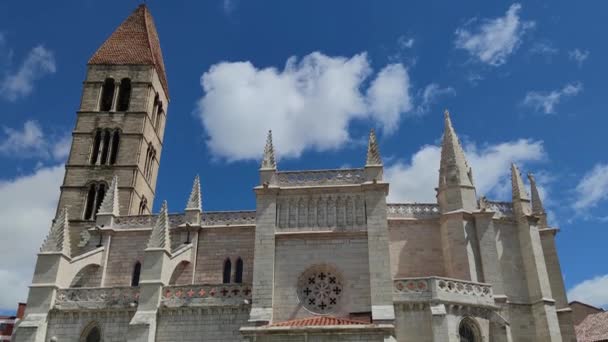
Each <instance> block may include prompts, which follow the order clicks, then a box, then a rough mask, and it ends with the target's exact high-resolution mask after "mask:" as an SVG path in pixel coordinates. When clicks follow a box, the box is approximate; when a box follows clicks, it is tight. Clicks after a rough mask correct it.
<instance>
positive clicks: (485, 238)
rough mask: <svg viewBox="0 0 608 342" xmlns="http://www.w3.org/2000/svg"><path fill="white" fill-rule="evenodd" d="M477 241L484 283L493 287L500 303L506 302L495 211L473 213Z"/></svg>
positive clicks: (495, 296)
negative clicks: (499, 259)
mask: <svg viewBox="0 0 608 342" xmlns="http://www.w3.org/2000/svg"><path fill="white" fill-rule="evenodd" d="M473 217H474V219H475V228H476V229H477V240H478V242H479V256H480V259H481V260H480V261H481V275H482V279H481V281H483V282H484V283H489V284H491V285H492V291H493V293H494V298H495V299H496V300H498V301H500V302H505V301H506V296H505V291H504V285H503V279H502V274H501V267H500V263H499V261H498V250H497V248H496V230H495V229H494V222H493V220H492V218H493V217H494V212H493V211H478V212H474V213H473Z"/></svg>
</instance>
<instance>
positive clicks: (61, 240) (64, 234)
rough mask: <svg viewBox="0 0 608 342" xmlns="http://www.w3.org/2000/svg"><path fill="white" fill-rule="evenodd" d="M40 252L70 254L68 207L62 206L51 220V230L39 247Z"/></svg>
mask: <svg viewBox="0 0 608 342" xmlns="http://www.w3.org/2000/svg"><path fill="white" fill-rule="evenodd" d="M40 251H41V252H59V253H63V254H65V255H66V256H68V257H70V256H71V245H70V228H69V221H68V208H67V207H64V208H63V209H61V211H60V212H59V215H58V216H57V218H56V219H55V222H53V225H52V226H51V230H50V231H49V234H48V235H47V237H46V239H45V240H44V242H43V243H42V247H41V248H40Z"/></svg>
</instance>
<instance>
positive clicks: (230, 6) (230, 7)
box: [222, 0, 236, 14]
mask: <svg viewBox="0 0 608 342" xmlns="http://www.w3.org/2000/svg"><path fill="white" fill-rule="evenodd" d="M222 9H223V10H224V13H226V14H231V13H232V12H233V11H234V10H235V9H236V0H222Z"/></svg>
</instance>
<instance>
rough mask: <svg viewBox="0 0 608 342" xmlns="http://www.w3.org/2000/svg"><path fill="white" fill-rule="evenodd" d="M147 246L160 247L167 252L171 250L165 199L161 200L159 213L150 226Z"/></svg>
mask: <svg viewBox="0 0 608 342" xmlns="http://www.w3.org/2000/svg"><path fill="white" fill-rule="evenodd" d="M148 248H161V249H165V250H166V251H168V252H170V251H171V235H170V234H169V214H168V209H167V201H163V205H162V206H161V208H160V213H158V217H157V218H156V224H155V225H154V227H153V228H152V233H151V234H150V239H149V240H148Z"/></svg>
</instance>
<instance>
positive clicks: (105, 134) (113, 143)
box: [91, 129, 120, 165]
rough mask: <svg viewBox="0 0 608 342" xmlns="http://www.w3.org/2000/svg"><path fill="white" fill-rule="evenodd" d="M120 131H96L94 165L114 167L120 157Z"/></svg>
mask: <svg viewBox="0 0 608 342" xmlns="http://www.w3.org/2000/svg"><path fill="white" fill-rule="evenodd" d="M119 145H120V131H119V130H117V129H116V130H110V129H99V130H97V131H95V137H94V138H93V148H92V151H91V164H92V165H114V164H115V163H116V158H117V157H118V148H119Z"/></svg>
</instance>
